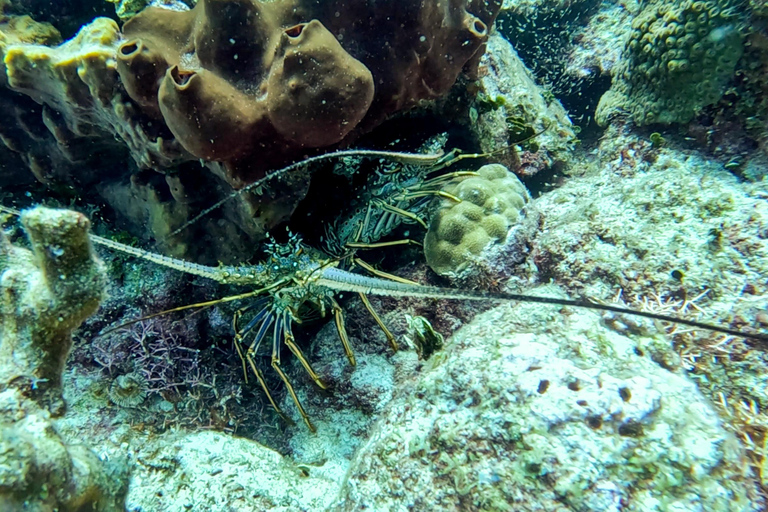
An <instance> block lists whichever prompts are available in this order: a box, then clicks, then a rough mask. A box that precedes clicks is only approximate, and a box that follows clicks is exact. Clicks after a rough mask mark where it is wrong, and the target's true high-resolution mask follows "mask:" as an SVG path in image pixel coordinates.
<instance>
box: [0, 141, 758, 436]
mask: <svg viewBox="0 0 768 512" xmlns="http://www.w3.org/2000/svg"><path fill="white" fill-rule="evenodd" d="M345 156H358V157H359V156H362V157H373V158H387V159H392V160H395V161H399V162H403V163H410V164H414V165H434V164H437V163H442V164H443V165H445V162H448V164H450V163H453V160H445V159H446V156H444V155H442V154H430V155H425V154H410V153H395V152H380V151H365V150H350V151H339V152H335V153H329V154H326V155H322V156H319V157H314V158H311V159H309V160H304V161H301V162H298V163H296V164H293V165H291V166H288V167H286V168H284V169H281V170H279V171H276V172H273V173H270V174H268V175H267V176H265V177H264V178H262V179H261V180H258V181H256V182H254V183H253V184H251V185H249V186H248V187H246V188H245V189H241V191H240V192H242V191H245V190H249V189H253V188H256V187H258V186H261V185H263V184H264V183H265V182H266V181H268V180H270V179H274V178H275V177H278V176H280V175H284V174H286V173H288V172H290V171H291V170H294V169H296V168H297V167H299V166H303V165H306V164H308V163H310V162H311V161H315V160H319V159H325V158H333V157H337V158H338V157H345ZM449 157H450V158H453V159H454V160H455V159H456V158H461V157H462V156H459V157H456V156H455V155H449ZM464 157H466V155H464ZM222 203H223V201H222V202H220V203H217V204H216V205H214V206H213V207H211V208H208V209H207V210H205V211H204V212H202V213H201V214H200V215H198V216H197V217H195V218H194V219H192V220H191V221H189V223H187V224H185V225H184V226H182V227H181V228H179V230H177V231H180V230H181V229H184V228H185V227H186V226H187V225H188V224H190V223H192V222H194V221H195V220H197V219H198V218H200V217H202V216H203V215H205V214H207V213H208V212H210V211H212V210H213V209H215V208H217V207H218V206H220V205H221V204H222ZM0 211H3V212H6V213H11V214H15V215H17V214H18V213H19V212H18V211H17V210H13V209H10V208H6V207H0ZM91 239H92V241H93V242H94V243H96V244H98V245H102V246H104V247H107V248H109V249H113V250H116V251H119V252H122V253H125V254H128V255H131V256H135V257H137V258H141V259H143V260H146V261H149V262H152V263H156V264H158V265H162V266H164V267H167V268H170V269H174V270H178V271H181V272H185V273H188V274H192V275H196V276H200V277H203V278H207V279H212V280H214V281H218V282H219V283H222V284H228V285H242V286H249V287H252V288H253V289H252V290H250V291H247V292H244V293H241V294H237V295H232V296H228V297H224V298H219V299H216V300H211V301H207V302H200V303H196V304H189V305H185V306H181V307H177V308H173V309H171V310H168V311H163V312H160V313H155V314H153V315H149V316H148V317H144V319H146V318H151V317H153V316H157V315H160V314H164V313H168V312H172V311H181V310H185V309H190V308H199V307H206V306H211V305H214V304H219V303H223V302H232V301H238V300H246V299H253V301H252V302H251V303H250V304H248V305H247V306H246V307H245V308H243V309H241V310H239V311H238V312H237V313H236V314H235V317H234V321H233V326H234V330H235V347H236V349H237V351H238V354H239V355H240V358H241V361H242V362H243V366H244V370H245V369H246V368H245V366H246V365H247V366H248V367H250V369H251V370H252V371H253V373H254V375H255V376H256V379H257V380H258V382H259V384H260V386H261V387H262V389H263V390H264V393H265V394H266V396H267V398H268V400H269V402H270V403H271V405H272V407H273V408H274V409H275V410H276V411H277V412H278V413H279V414H280V415H281V416H283V417H285V416H284V414H283V413H282V411H281V410H280V407H279V406H278V405H277V403H276V401H275V400H274V398H273V397H272V394H271V393H270V390H269V388H268V386H267V384H266V380H265V378H264V374H263V373H262V371H261V370H260V369H259V367H258V366H257V364H256V361H255V358H254V356H255V355H256V353H257V350H258V349H259V347H260V345H261V343H262V342H263V341H264V340H266V339H268V338H269V334H270V333H271V340H272V357H271V366H272V368H273V369H274V371H275V372H276V373H277V375H278V376H279V377H280V379H281V380H282V381H283V383H284V384H285V386H286V389H287V390H288V393H289V394H290V395H291V398H292V399H293V401H294V403H295V405H296V407H297V409H298V411H299V414H300V415H301V417H302V418H303V420H304V422H305V423H306V425H307V427H308V428H309V429H310V430H311V431H315V427H314V426H313V425H312V422H311V420H310V418H309V415H308V414H307V413H306V411H305V410H304V408H303V407H302V405H301V402H300V401H299V398H298V396H297V395H296V392H295V390H294V388H293V385H292V384H291V382H290V380H289V379H288V377H287V375H286V374H285V372H284V371H283V369H282V366H281V359H280V353H281V349H282V347H283V345H285V346H287V347H288V349H289V350H290V351H291V352H292V353H293V355H294V356H295V357H296V358H297V359H298V360H299V361H300V362H301V364H302V366H303V367H304V369H305V370H306V372H307V373H308V374H309V376H310V378H311V379H312V380H313V381H314V382H315V383H316V384H317V385H318V386H319V387H321V388H323V389H325V387H326V386H325V384H324V383H323V381H322V379H321V378H320V376H319V375H318V374H317V373H316V372H315V371H314V370H313V368H312V365H311V364H310V362H309V360H308V359H307V358H306V357H305V355H304V354H303V353H302V351H301V349H300V348H299V346H298V344H297V343H296V342H295V339H294V335H293V332H292V325H293V323H294V322H299V321H300V318H299V316H298V315H299V312H298V311H299V308H300V306H302V305H303V304H306V303H311V304H313V305H315V306H316V307H318V308H319V309H320V312H321V314H324V313H325V312H326V311H327V310H330V312H331V313H332V314H333V317H334V321H335V324H336V329H337V331H338V335H339V338H340V340H341V343H342V344H343V347H344V351H345V353H346V356H347V358H348V359H349V362H350V364H351V365H353V366H354V365H355V364H356V362H355V356H354V353H353V351H352V348H351V346H350V343H349V337H348V335H347V332H346V329H345V325H344V323H345V322H344V312H343V310H342V308H341V306H340V305H339V303H338V302H337V301H336V299H335V298H334V295H335V294H337V293H339V292H354V293H358V294H359V295H360V297H361V299H362V300H363V304H364V305H365V307H366V309H368V311H369V312H370V313H371V315H372V316H373V318H374V319H375V320H376V322H377V324H378V325H379V326H380V327H381V328H382V330H383V331H384V333H385V335H386V337H387V339H388V340H389V342H390V344H391V345H392V347H393V348H394V349H395V350H396V349H397V342H396V341H395V338H394V336H393V335H392V334H391V333H390V332H389V330H388V329H387V328H386V327H385V326H384V323H383V322H382V321H381V319H380V318H379V316H378V315H377V314H376V312H375V311H374V310H373V308H372V306H371V304H370V302H369V301H368V299H367V298H366V295H370V294H373V295H382V296H390V297H406V296H407V297H422V298H431V299H458V300H483V301H521V302H533V303H539V304H548V305H556V306H571V307H577V308H587V309H593V310H602V311H608V312H613V313H619V314H626V315H633V316H639V317H645V318H649V319H652V320H659V321H664V322H670V323H675V324H682V325H686V326H689V327H693V328H698V329H706V330H711V331H715V332H720V333H724V334H729V335H734V336H741V337H745V338H752V339H755V340H760V341H762V342H768V334H762V333H751V332H745V331H741V330H738V329H731V328H729V327H723V326H717V325H711V324H707V323H703V322H698V321H694V320H688V319H684V318H678V317H674V316H670V315H664V314H657V313H652V312H647V311H639V310H634V309H629V308H625V307H620V306H615V305H610V304H603V303H598V302H593V301H590V300H587V299H576V300H574V299H562V298H555V297H541V296H534V295H525V294H517V293H503V292H502V293H491V292H486V291H473V290H464V289H452V288H443V287H435V286H423V285H419V284H415V283H410V282H407V281H405V280H394V279H387V278H382V277H369V276H364V275H360V274H356V273H353V272H351V271H348V270H345V269H343V268H340V264H341V263H342V261H345V260H347V259H348V258H349V256H350V254H349V253H347V254H346V255H343V256H341V257H336V258H332V257H328V256H326V255H325V254H323V253H321V252H320V251H317V250H314V249H312V248H310V247H307V246H305V245H304V244H302V242H301V240H300V238H299V237H298V236H295V235H292V236H291V237H290V239H289V241H288V243H286V244H278V243H276V242H274V241H272V242H269V243H268V244H267V248H266V252H267V259H266V260H265V261H263V262H262V263H259V264H256V265H242V266H225V265H220V266H218V267H212V266H206V265H200V264H196V263H191V262H188V261H184V260H179V259H175V258H171V257H168V256H163V255H161V254H156V253H153V252H149V251H146V250H143V249H140V248H136V247H132V246H128V245H124V244H121V243H119V242H115V241H113V240H109V239H106V238H102V237H99V236H96V235H91ZM379 275H381V274H379ZM246 311H255V314H254V316H253V317H251V319H250V320H249V321H248V322H247V324H245V325H244V326H240V319H241V317H242V315H243V313H245V312H246ZM243 348H245V350H243ZM246 378H247V377H246Z"/></svg>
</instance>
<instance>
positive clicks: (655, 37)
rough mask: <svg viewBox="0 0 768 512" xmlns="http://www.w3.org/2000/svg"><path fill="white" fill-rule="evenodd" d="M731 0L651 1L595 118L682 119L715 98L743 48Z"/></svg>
mask: <svg viewBox="0 0 768 512" xmlns="http://www.w3.org/2000/svg"><path fill="white" fill-rule="evenodd" d="M740 16H741V15H740V14H739V11H738V9H737V7H735V5H734V3H733V2H731V1H730V0H718V1H707V2H703V1H699V0H697V1H692V0H678V1H676V2H672V3H670V2H655V3H651V4H649V5H648V6H647V7H646V8H645V9H644V10H643V11H642V12H641V13H640V14H639V15H638V16H637V17H636V18H635V19H634V20H633V22H632V30H631V32H630V33H629V36H628V38H627V40H626V42H625V46H624V51H623V54H622V63H621V64H620V65H619V66H618V69H616V70H615V73H614V80H613V84H612V86H611V89H610V90H609V91H608V92H607V93H605V94H604V95H603V97H602V98H601V99H600V103H599V104H598V106H597V111H596V113H595V119H596V120H597V122H598V123H599V124H600V125H606V124H607V123H608V122H609V121H610V119H611V118H612V117H613V116H615V115H616V114H619V113H628V114H629V115H630V116H631V117H632V119H633V120H634V121H635V123H637V124H640V125H646V124H650V123H684V122H687V121H690V120H691V119H692V118H693V116H694V115H695V114H696V113H697V112H698V111H699V110H701V108H702V107H704V106H706V105H710V104H712V103H714V102H716V101H717V100H718V99H719V98H720V96H721V95H722V94H723V91H724V87H725V85H726V84H727V82H728V80H729V79H730V78H731V77H732V76H733V73H734V70H735V67H736V63H737V61H738V60H739V57H741V55H742V53H743V51H744V49H743V42H742V34H741V27H740V24H741V23H742V21H741V17H740Z"/></svg>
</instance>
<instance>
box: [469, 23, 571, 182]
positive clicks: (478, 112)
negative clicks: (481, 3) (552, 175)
mask: <svg viewBox="0 0 768 512" xmlns="http://www.w3.org/2000/svg"><path fill="white" fill-rule="evenodd" d="M480 67H481V73H480V78H479V84H480V85H481V89H482V95H481V98H482V100H479V101H475V102H474V105H473V106H472V107H471V108H470V114H469V115H470V121H472V129H473V130H474V131H475V132H476V133H477V134H478V135H477V136H478V139H479V141H480V144H481V148H482V150H483V151H487V152H493V151H499V150H500V149H503V148H506V147H508V146H515V145H517V144H518V143H520V142H522V141H525V142H528V143H529V144H524V145H523V146H522V147H520V151H519V154H512V155H511V158H509V159H508V160H507V161H504V160H502V163H504V164H505V165H507V166H508V167H509V168H510V169H511V170H512V171H514V172H515V173H516V174H517V175H519V176H533V175H535V174H537V173H538V172H541V171H547V170H552V169H557V168H561V167H565V166H567V165H568V161H569V160H570V157H571V155H572V153H573V147H574V141H575V140H576V128H575V127H574V126H573V124H572V122H571V120H570V119H569V117H568V113H567V112H566V111H565V109H564V108H563V106H562V105H561V104H560V102H559V101H557V100H556V99H554V98H553V97H552V95H551V93H550V92H548V91H546V90H545V89H544V88H543V87H542V86H540V85H539V84H537V83H536V79H535V78H534V76H533V74H532V73H531V71H530V70H529V69H528V68H527V67H526V64H525V63H523V61H522V60H521V59H520V57H519V56H518V54H517V52H516V51H515V48H513V47H512V45H511V44H510V43H509V41H507V40H506V39H504V38H503V37H502V36H501V35H499V34H492V35H491V36H490V37H489V38H488V43H487V51H486V52H485V53H484V54H483V57H482V59H481V60H480ZM533 135H536V136H535V137H533V138H531V139H530V140H526V139H528V138H529V137H531V136H533Z"/></svg>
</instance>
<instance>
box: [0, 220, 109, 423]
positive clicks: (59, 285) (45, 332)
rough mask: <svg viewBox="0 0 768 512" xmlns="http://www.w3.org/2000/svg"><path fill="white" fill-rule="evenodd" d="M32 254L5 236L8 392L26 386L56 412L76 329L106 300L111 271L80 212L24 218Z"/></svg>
mask: <svg viewBox="0 0 768 512" xmlns="http://www.w3.org/2000/svg"><path fill="white" fill-rule="evenodd" d="M22 224H23V225H24V229H25V231H26V232H27V234H28V236H29V241H30V244H31V246H32V250H31V251H30V250H27V249H22V248H18V247H14V246H13V245H11V243H10V242H9V241H8V240H7V238H6V237H5V236H4V235H0V237H2V238H0V297H1V299H0V391H2V390H4V389H8V388H17V389H22V390H23V391H24V392H26V393H28V394H30V395H31V396H33V397H36V398H37V401H38V402H39V403H40V404H41V405H43V406H45V407H47V408H48V409H50V410H51V411H52V412H54V413H55V412H56V411H57V410H59V409H63V402H62V398H61V376H62V372H63V370H64V362H65V361H66V358H67V355H68V354H69V349H70V346H71V344H72V337H71V335H72V331H73V330H74V329H75V328H76V327H77V326H79V325H80V323H81V322H82V321H83V320H85V319H86V318H87V317H88V316H90V315H91V314H93V313H94V312H95V311H96V309H97V308H98V307H99V303H100V302H101V299H102V296H103V292H104V286H105V274H104V269H103V266H102V264H101V262H100V261H99V260H98V259H97V258H96V257H95V255H94V253H93V251H92V249H91V243H90V240H89V239H88V229H89V226H90V222H89V221H88V219H87V218H85V216H83V215H82V214H80V213H77V212H72V211H66V210H54V209H50V208H35V209H32V210H28V211H26V212H24V213H23V214H22Z"/></svg>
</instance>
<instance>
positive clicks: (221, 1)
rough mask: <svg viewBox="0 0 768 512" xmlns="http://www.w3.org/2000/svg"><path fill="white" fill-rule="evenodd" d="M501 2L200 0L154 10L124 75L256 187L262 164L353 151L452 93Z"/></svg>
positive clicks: (159, 111) (203, 151)
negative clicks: (385, 123) (380, 128)
mask: <svg viewBox="0 0 768 512" xmlns="http://www.w3.org/2000/svg"><path fill="white" fill-rule="evenodd" d="M319 4H322V5H319ZM499 7H500V2H499V1H498V0H491V1H489V2H486V1H481V0H462V1H458V2H452V3H451V4H450V5H443V3H441V2H438V1H435V0H431V1H427V2H418V3H414V5H405V6H398V8H397V9H394V10H391V9H390V10H387V9H382V8H381V6H378V5H377V6H375V7H374V6H369V5H367V3H366V2H361V1H341V0H336V1H329V2H314V1H309V0H277V1H273V2H260V1H257V0H200V1H199V2H198V3H197V5H196V6H195V8H194V9H192V10H190V11H172V10H167V9H162V8H148V9H146V10H144V11H143V12H141V13H140V14H139V15H137V16H136V17H134V18H132V19H131V20H130V21H128V22H127V23H126V24H125V26H124V28H123V35H124V37H125V42H124V43H123V44H122V45H121V46H120V48H119V49H118V52H117V70H118V73H119V74H120V78H121V80H122V82H123V84H124V86H125V90H126V92H127V93H128V95H129V96H130V97H131V99H132V100H133V101H134V102H135V103H136V104H137V105H138V106H139V107H140V108H141V109H142V111H143V112H144V113H145V114H146V115H148V116H150V117H153V118H156V119H162V120H164V122H165V124H166V125H167V126H168V128H169V129H170V130H171V132H172V133H173V135H174V137H175V138H176V139H177V140H178V141H179V143H180V144H181V145H182V146H183V147H184V148H185V149H186V150H187V151H188V152H189V153H191V154H192V155H193V156H194V157H196V158H202V159H205V160H215V161H220V162H224V163H225V164H226V166H227V168H228V169H229V171H230V173H231V176H230V181H231V182H233V183H235V184H236V183H237V182H238V180H241V181H245V182H247V181H249V178H250V177H251V174H253V168H254V161H258V162H259V163H260V164H263V165H266V166H267V167H270V166H278V165H280V164H283V163H284V162H285V161H288V160H291V159H292V158H293V157H294V156H295V154H296V151H297V150H300V149H302V148H308V149H312V148H325V147H330V146H335V145H338V144H343V143H345V142H348V141H351V139H352V138H354V137H355V136H356V135H357V134H359V133H362V132H364V131H367V130H370V129H371V128H372V127H373V126H375V125H377V124H378V123H380V122H381V121H382V120H384V119H385V118H386V117H387V116H388V115H390V114H392V113H394V112H396V111H398V110H403V109H406V108H409V107H411V106H413V105H415V104H416V103H417V102H418V101H420V100H423V99H432V98H436V97H438V96H440V95H442V94H444V93H445V92H446V91H447V90H448V89H449V88H450V87H451V85H453V83H454V82H455V80H456V78H457V76H458V74H459V73H460V72H461V70H462V68H463V67H464V66H465V65H466V64H467V63H468V61H470V60H471V59H472V57H473V56H475V54H476V53H478V51H479V50H481V48H482V44H483V43H484V42H485V40H486V39H487V36H488V26H489V25H490V24H492V23H493V20H494V18H495V16H496V13H497V12H498V9H499ZM256 167H261V165H259V166H256ZM262 170H263V169H262Z"/></svg>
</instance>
